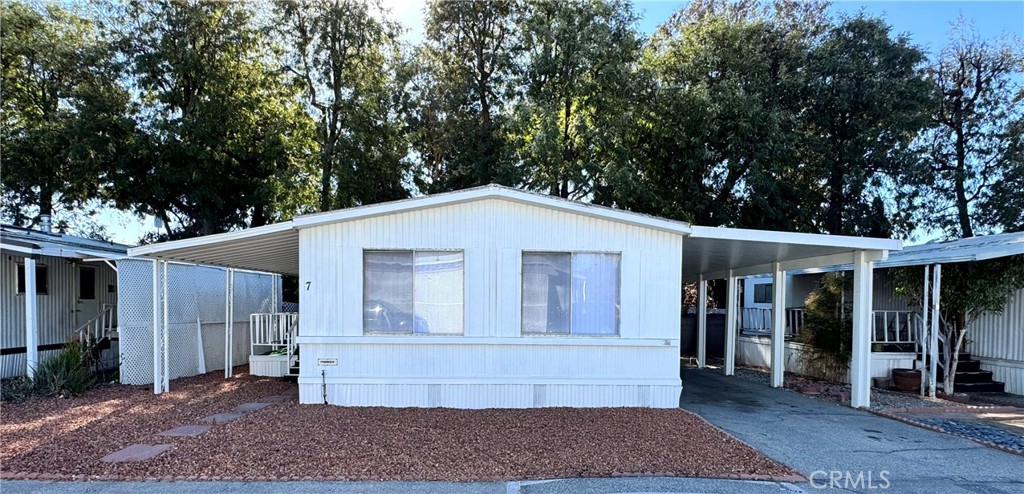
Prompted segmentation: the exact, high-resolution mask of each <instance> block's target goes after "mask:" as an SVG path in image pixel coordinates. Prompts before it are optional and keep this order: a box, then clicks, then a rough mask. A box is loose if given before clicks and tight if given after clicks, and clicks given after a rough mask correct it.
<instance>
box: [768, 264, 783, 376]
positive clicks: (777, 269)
mask: <svg viewBox="0 0 1024 494" xmlns="http://www.w3.org/2000/svg"><path fill="white" fill-rule="evenodd" d="M771 364H772V376H771V378H772V381H771V382H772V387H773V388H781V387H782V379H783V375H784V373H785V371H786V272H785V271H783V270H782V266H781V265H780V264H779V263H777V262H776V263H774V264H772V362H771Z"/></svg>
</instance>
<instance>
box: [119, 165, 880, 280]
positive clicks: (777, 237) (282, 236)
mask: <svg viewBox="0 0 1024 494" xmlns="http://www.w3.org/2000/svg"><path fill="white" fill-rule="evenodd" d="M483 199H500V200H507V201H512V202H518V203H523V204H530V205H534V206H538V207H543V208H548V209H555V210H559V211H563V212H568V213H572V214H579V215H583V216H589V217H598V218H602V219H607V220H609V221H615V222H620V223H625V224H631V225H636V226H641V227H645V228H651V229H655V230H659V231H666V232H670V233H675V234H678V235H680V236H683V237H684V240H683V253H682V255H683V273H682V274H683V276H684V278H685V279H696V278H697V276H699V275H700V274H702V273H703V274H706V275H709V276H707V277H708V278H711V277H724V276H727V275H728V270H729V269H734V270H737V271H736V272H734V274H736V275H744V274H758V273H764V272H768V271H770V270H771V268H772V263H774V262H780V263H785V265H784V269H802V268H807V267H814V266H823V265H835V264H841V263H847V262H852V256H853V253H854V252H855V251H858V250H869V251H876V252H877V255H876V256H875V257H874V258H875V259H881V258H884V256H885V251H888V250H898V249H899V248H900V242H899V241H898V240H886V239H868V238H860V237H843V236H832V235H812V234H801V233H783V232H770V231H762V230H744V229H735V228H708V227H698V226H690V225H689V224H688V223H684V222H680V221H674V220H669V219H665V218H658V217H655V216H649V215H645V214H638V213H633V212H628V211H623V210H619V209H614V208H608V207H603V206H597V205H592V204H584V203H579V202H575V201H569V200H566V199H560V198H556V197H551V196H546V195H541V194H534V193H530V192H524V191H521V190H517V189H512V188H508V187H502V186H496V185H489V186H484V187H477V188H474V189H467V190H462V191H457V192H450V193H446V194H437V195H431V196H426V197H418V198H413V199H407V200H403V201H395V202H388V203H382V204H374V205H369V206H361V207H356V208H350V209H343V210H339V211H331V212H327V213H320V214H313V215H306V216H299V217H296V218H295V219H293V220H290V221H285V222H282V223H277V224H273V225H268V226H263V227H257V228H250V229H247V230H240V231H237V232H230V233H222V234H218V235H209V236H205V237H198V238H192V239H186V240H176V241H172V242H162V243H157V244H152V245H146V246H142V247H136V248H133V249H130V250H129V252H128V254H129V255H130V256H142V257H150V258H157V259H163V260H169V261H179V262H187V263H195V264H209V265H216V266H224V267H232V268H240V269H250V270H255V271H268V272H274V273H281V274H290V275H296V274H298V271H299V233H298V231H299V230H300V229H302V228H308V227H312V226H318V225H324V224H329V223H338V222H344V221H352V220H357V219H365V218H371V217H375V216H382V215H388V214H394V213H399V212H405V211H413V210H420V209H427V208H433V207H439V206H446V205H451V204H459V203H464V202H470V201H477V200H483Z"/></svg>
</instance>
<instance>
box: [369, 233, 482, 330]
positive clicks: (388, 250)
mask: <svg viewBox="0 0 1024 494" xmlns="http://www.w3.org/2000/svg"><path fill="white" fill-rule="evenodd" d="M372 252H411V253H412V258H413V277H412V293H413V301H412V302H413V313H412V316H413V326H414V329H413V331H410V332H401V333H399V332H395V331H367V330H366V320H365V319H363V324H362V326H361V328H360V329H361V330H362V334H363V335H365V336H392V337H398V338H402V337H409V336H414V337H427V338H429V337H441V338H444V337H462V336H465V335H466V251H465V249H432V248H415V249H400V248H393V247H387V248H379V249H378V248H364V249H363V255H362V259H361V261H360V265H361V267H360V272H361V275H362V276H361V278H362V288H361V290H360V292H361V295H360V298H361V299H362V300H360V301H359V305H360V318H363V316H364V315H363V314H362V312H363V311H365V310H366V308H365V304H366V254H367V253H372ZM417 252H451V253H456V252H457V253H460V254H462V332H461V333H430V332H427V333H417V332H416V331H415V318H416V309H415V307H416V276H415V273H416V253H417Z"/></svg>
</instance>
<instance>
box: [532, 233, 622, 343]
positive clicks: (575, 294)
mask: <svg viewBox="0 0 1024 494" xmlns="http://www.w3.org/2000/svg"><path fill="white" fill-rule="evenodd" d="M619 261H620V255H619V254H594V253H573V254H570V253H524V254H523V307H522V310H523V314H522V317H523V328H522V331H523V333H524V334H527V333H529V334H575V335H616V334H618V333H619Z"/></svg>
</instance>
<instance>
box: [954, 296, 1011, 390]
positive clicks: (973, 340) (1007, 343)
mask: <svg viewBox="0 0 1024 494" xmlns="http://www.w3.org/2000/svg"><path fill="white" fill-rule="evenodd" d="M967 338H968V339H969V340H970V341H969V343H968V351H970V352H971V354H972V355H974V356H976V357H978V360H981V367H982V369H984V370H988V371H992V374H993V379H995V380H996V381H1002V382H1004V383H1006V392H1007V393H1014V394H1024V289H1021V290H1017V292H1016V293H1014V294H1013V295H1011V296H1010V297H1009V298H1008V299H1007V301H1006V305H1005V306H1004V307H1003V312H1002V313H1001V314H996V313H986V314H983V315H981V316H980V317H978V318H977V319H975V320H974V322H973V323H972V324H971V328H970V330H969V332H968V333H967Z"/></svg>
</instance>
